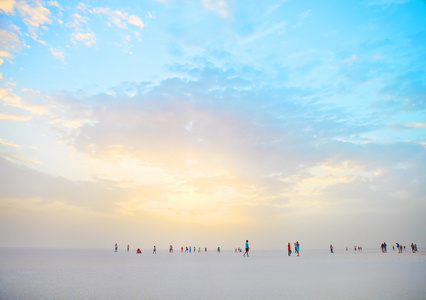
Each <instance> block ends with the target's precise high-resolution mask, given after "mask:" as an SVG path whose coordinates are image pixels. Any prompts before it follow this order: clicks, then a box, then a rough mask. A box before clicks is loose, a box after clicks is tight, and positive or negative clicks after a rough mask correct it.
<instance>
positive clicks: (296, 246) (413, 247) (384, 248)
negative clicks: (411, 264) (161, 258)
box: [114, 240, 418, 257]
mask: <svg viewBox="0 0 426 300" xmlns="http://www.w3.org/2000/svg"><path fill="white" fill-rule="evenodd" d="M395 244H396V248H397V249H398V252H399V253H402V252H403V250H405V246H403V245H401V244H399V243H395ZM387 246H388V245H387V244H386V242H383V243H382V244H381V250H382V252H383V253H387ZM114 249H115V252H117V251H118V244H117V243H116V244H115V246H114ZM180 249H181V253H183V250H184V249H183V246H182V247H181V248H180ZM392 249H393V250H395V246H392ZM129 250H130V246H129V245H127V252H129ZM192 250H193V251H194V253H195V252H196V251H197V250H196V248H195V247H191V246H189V247H188V246H186V247H185V253H188V252H189V253H191V252H192ZM249 250H250V247H249V242H248V240H246V243H245V252H244V254H243V256H244V257H245V256H247V257H249ZM354 250H355V251H357V250H358V251H361V250H362V247H359V246H354ZM346 251H348V247H346ZM411 251H412V252H413V253H415V252H417V251H418V250H417V244H414V243H411ZM200 252H201V247H198V253H200ZM204 252H207V248H204ZM217 252H218V253H220V247H217ZM237 252H242V248H240V247H238V248H235V253H237ZM294 252H295V253H296V254H297V256H299V254H300V244H299V241H296V242H295V243H294ZM330 252H331V253H333V252H334V247H333V245H332V244H330ZM136 253H138V254H140V253H142V251H141V250H140V248H138V249H137V250H136ZM169 253H173V246H172V245H170V247H169ZM291 253H292V247H291V244H290V242H289V243H288V256H291ZM152 254H157V247H156V246H154V249H153V251H152Z"/></svg>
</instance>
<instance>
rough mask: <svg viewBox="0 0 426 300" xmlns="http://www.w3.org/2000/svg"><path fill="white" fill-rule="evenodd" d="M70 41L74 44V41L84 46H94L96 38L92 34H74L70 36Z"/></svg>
mask: <svg viewBox="0 0 426 300" xmlns="http://www.w3.org/2000/svg"><path fill="white" fill-rule="evenodd" d="M71 39H72V41H73V42H74V43H75V41H80V42H83V43H84V44H85V45H86V46H92V45H94V44H96V36H95V34H94V33H93V32H86V33H83V32H74V33H73V34H72V35H71Z"/></svg>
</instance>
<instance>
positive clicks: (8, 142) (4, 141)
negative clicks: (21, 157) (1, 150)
mask: <svg viewBox="0 0 426 300" xmlns="http://www.w3.org/2000/svg"><path fill="white" fill-rule="evenodd" d="M0 144H3V145H7V146H12V147H19V146H18V145H17V144H15V143H14V142H11V141H8V140H5V139H0Z"/></svg>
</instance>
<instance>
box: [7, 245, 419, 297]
mask: <svg viewBox="0 0 426 300" xmlns="http://www.w3.org/2000/svg"><path fill="white" fill-rule="evenodd" d="M0 299H245V300H247V299H426V253H425V252H422V251H420V252H418V253H415V254H413V253H411V252H409V251H406V252H404V253H402V254H398V253H396V252H389V253H387V254H383V253H381V252H380V251H379V250H377V251H376V250H374V251H363V252H353V251H352V252H351V251H349V252H346V251H344V252H337V253H334V254H331V253H329V252H326V251H321V252H320V251H303V249H302V251H301V256H300V257H296V256H294V255H292V256H291V257H288V256H287V255H286V253H285V252H284V251H255V250H253V251H251V256H250V257H249V258H245V257H243V256H242V255H241V254H240V253H238V254H236V253H234V252H233V251H222V253H216V252H214V251H209V252H207V253H191V254H181V253H180V252H179V253H176V252H175V253H173V254H169V253H168V252H167V251H158V254H157V255H153V254H151V251H147V250H146V251H143V253H142V254H141V255H140V254H139V255H138V254H135V252H134V251H131V252H129V253H127V252H126V251H124V250H121V251H119V252H117V253H114V251H113V250H110V249H108V250H94V249H90V250H79V249H78V250H75V249H74V250H64V249H22V248H20V249H12V248H1V249H0Z"/></svg>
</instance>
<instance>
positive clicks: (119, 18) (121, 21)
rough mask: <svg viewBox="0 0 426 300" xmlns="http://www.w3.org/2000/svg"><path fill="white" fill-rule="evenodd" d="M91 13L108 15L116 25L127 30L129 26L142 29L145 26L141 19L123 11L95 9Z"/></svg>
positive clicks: (106, 8)
mask: <svg viewBox="0 0 426 300" xmlns="http://www.w3.org/2000/svg"><path fill="white" fill-rule="evenodd" d="M91 11H92V12H93V13H95V14H103V15H106V16H107V17H108V19H109V20H110V21H111V22H112V23H113V24H114V25H116V26H118V27H120V28H126V27H127V24H131V25H133V26H136V27H138V28H140V29H142V28H144V26H145V25H144V23H143V22H142V20H141V18H140V17H138V16H136V15H134V14H129V13H127V12H124V11H122V10H118V9H117V10H111V9H110V8H108V7H94V8H92V10H91Z"/></svg>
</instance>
